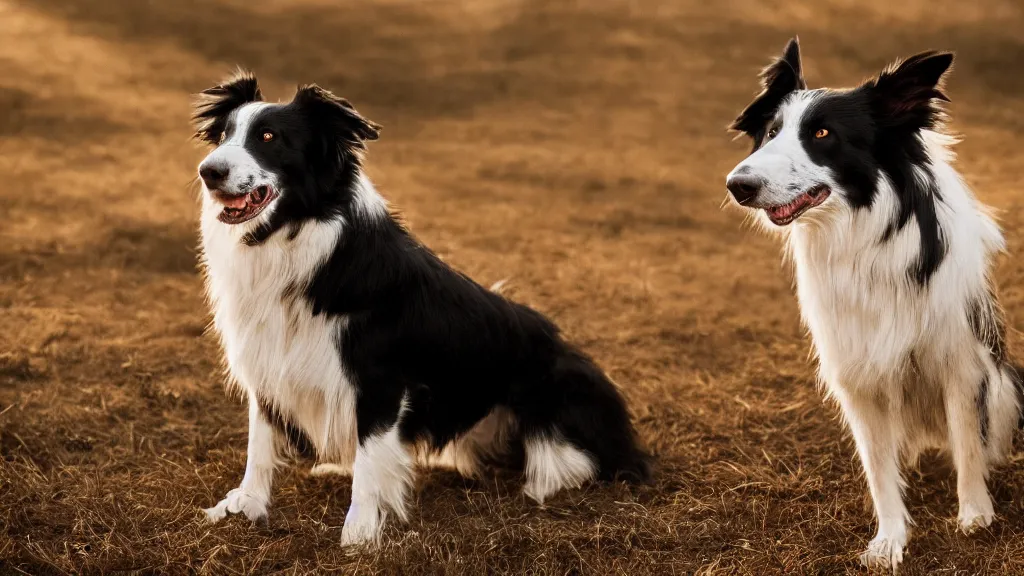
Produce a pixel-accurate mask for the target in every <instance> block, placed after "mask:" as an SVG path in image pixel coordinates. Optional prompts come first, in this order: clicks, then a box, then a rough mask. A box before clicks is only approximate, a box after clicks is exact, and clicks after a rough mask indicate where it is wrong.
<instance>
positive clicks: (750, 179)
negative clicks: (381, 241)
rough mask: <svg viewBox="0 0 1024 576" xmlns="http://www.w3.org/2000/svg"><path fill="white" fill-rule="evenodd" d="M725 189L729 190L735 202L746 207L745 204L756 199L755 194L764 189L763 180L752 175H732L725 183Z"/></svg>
mask: <svg viewBox="0 0 1024 576" xmlns="http://www.w3.org/2000/svg"><path fill="white" fill-rule="evenodd" d="M725 187H726V188H728V189H729V192H730V193H731V194H732V197H733V198H735V199H736V201H737V202H739V203H740V204H742V205H746V204H747V202H750V201H751V200H753V199H754V198H755V197H757V193H758V192H760V191H761V188H763V187H764V180H762V179H761V178H760V177H759V176H754V175H753V174H742V173H741V174H734V175H733V176H732V177H731V178H729V181H728V182H726V183H725Z"/></svg>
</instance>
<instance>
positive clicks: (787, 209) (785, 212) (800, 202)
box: [772, 196, 810, 218]
mask: <svg viewBox="0 0 1024 576" xmlns="http://www.w3.org/2000/svg"><path fill="white" fill-rule="evenodd" d="M809 201H810V199H809V198H807V197H806V196H801V197H800V198H797V199H796V200H795V201H793V202H791V203H789V204H787V205H785V206H779V207H778V208H773V209H772V214H773V215H775V217H776V218H789V217H790V216H792V215H793V214H795V213H796V212H797V211H798V210H800V209H801V208H803V207H804V205H806V204H807V203H808V202H809Z"/></svg>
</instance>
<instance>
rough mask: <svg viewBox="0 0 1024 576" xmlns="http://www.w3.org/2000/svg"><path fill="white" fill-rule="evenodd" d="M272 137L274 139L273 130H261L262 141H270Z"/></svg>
mask: <svg viewBox="0 0 1024 576" xmlns="http://www.w3.org/2000/svg"><path fill="white" fill-rule="evenodd" d="M273 139H274V133H273V132H271V131H270V130H266V131H265V132H263V141H264V142H270V141H271V140H273Z"/></svg>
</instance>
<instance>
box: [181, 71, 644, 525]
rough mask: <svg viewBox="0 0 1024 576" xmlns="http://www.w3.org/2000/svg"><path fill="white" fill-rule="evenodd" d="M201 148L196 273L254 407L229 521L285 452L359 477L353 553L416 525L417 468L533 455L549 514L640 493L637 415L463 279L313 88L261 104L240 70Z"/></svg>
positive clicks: (536, 317)
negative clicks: (597, 491)
mask: <svg viewBox="0 0 1024 576" xmlns="http://www.w3.org/2000/svg"><path fill="white" fill-rule="evenodd" d="M195 122H196V137H197V138H199V139H200V140H202V141H205V142H208V143H210V144H213V145H215V146H216V147H215V149H214V150H213V151H212V152H210V154H209V155H208V156H207V157H206V159H205V160H203V162H202V163H201V164H200V166H199V175H200V177H201V179H202V181H203V183H204V187H203V193H202V222H201V228H202V261H203V263H204V264H205V269H206V288H207V292H208V296H209V299H210V303H211V305H212V308H213V314H214V322H213V326H214V328H215V329H216V331H217V333H218V334H219V335H220V338H221V343H222V344H223V347H224V352H225V355H226V359H227V367H228V372H229V374H230V377H231V380H233V381H234V382H235V383H236V384H237V385H238V386H239V387H240V388H241V390H242V391H243V392H244V393H245V395H246V396H247V397H248V401H249V446H248V455H247V458H248V460H247V462H246V467H245V476H244V478H243V479H242V482H241V485H239V487H238V488H236V489H234V490H232V491H230V492H229V493H228V494H227V496H226V497H225V498H224V499H223V500H222V501H221V502H220V503H219V504H217V505H216V506H214V507H213V508H210V509H209V510H207V514H208V516H209V518H210V519H211V520H213V521H217V520H219V519H221V518H223V517H224V516H225V515H226V514H228V513H236V512H241V513H243V514H245V515H246V516H247V517H249V518H250V519H256V518H259V517H262V516H265V515H266V513H267V505H268V503H269V502H270V494H271V482H272V479H273V474H274V468H275V467H276V466H278V464H279V462H280V459H279V449H280V448H282V446H281V444H282V442H281V441H282V440H291V444H293V445H295V446H296V447H298V448H300V449H302V450H304V451H307V452H312V453H314V454H315V455H316V456H318V457H319V458H320V459H321V460H322V461H325V462H327V463H329V464H331V465H333V466H334V467H336V466H340V467H341V468H342V469H345V470H351V472H352V503H351V507H350V508H349V510H348V514H347V515H346V517H345V525H344V528H343V530H342V543H344V544H357V543H374V542H377V541H378V540H379V538H380V535H381V530H382V528H383V525H384V521H385V518H386V516H387V515H388V514H389V513H391V514H394V515H395V516H397V517H398V518H400V519H401V520H403V521H404V520H406V519H407V512H406V497H407V493H408V491H409V487H410V484H411V483H412V481H413V468H414V463H415V461H416V460H417V458H418V457H420V456H424V455H425V456H426V457H427V458H426V459H428V460H430V461H434V462H436V461H443V462H445V463H447V464H449V465H451V466H454V467H455V468H456V469H457V470H458V471H459V472H460V473H462V474H464V475H473V474H475V473H476V472H478V470H479V467H480V466H481V464H484V463H485V462H487V461H490V460H492V459H494V458H500V457H502V456H509V455H513V454H519V455H521V456H522V457H525V475H526V486H525V493H526V494H527V495H528V496H530V497H531V498H533V499H534V500H536V501H537V502H543V501H544V499H545V498H548V497H549V496H551V495H552V494H554V493H555V492H557V491H559V490H560V489H562V488H566V487H576V486H580V485H581V484H582V483H584V482H586V481H589V480H593V479H602V480H612V479H615V478H619V477H621V478H623V479H627V480H635V481H642V480H646V479H647V477H648V474H649V468H648V458H647V456H646V455H645V454H644V452H643V451H642V450H641V449H640V448H639V447H638V445H637V439H636V434H635V432H634V429H633V427H632V425H631V423H630V420H629V416H628V413H627V409H626V406H625V404H624V402H623V399H622V397H621V396H620V395H619V392H618V391H617V390H616V388H615V386H614V385H613V384H612V382H611V381H609V379H608V378H607V376H605V374H604V373H603V372H602V371H601V370H600V369H599V368H598V367H597V366H596V365H595V364H594V362H593V361H592V360H591V359H590V358H588V357H587V356H586V355H585V354H583V353H582V352H581V351H580V350H578V349H577V348H575V347H573V346H572V345H571V344H569V343H567V342H566V341H565V340H563V339H562V338H561V337H560V336H559V331H558V328H557V327H556V326H555V325H554V324H552V323H551V322H550V321H549V320H547V319H546V318H544V317H543V316H542V315H540V314H539V313H537V312H535V311H533V310H531V309H530V308H527V307H526V306H522V305H519V304H516V303H514V302H511V301H509V300H507V299H505V298H503V297H501V296H499V295H498V294H495V293H493V292H491V291H488V290H486V289H484V288H482V287H481V286H480V285H478V284H476V283H475V282H473V281H472V280H470V279H469V278H467V277H466V276H464V275H462V274H460V273H458V272H456V271H454V270H452V269H451V268H450V267H448V266H447V265H446V264H445V263H443V262H442V261H441V260H440V259H439V258H438V257H437V256H435V255H434V254H433V253H432V252H431V251H430V250H429V249H427V248H426V247H425V246H423V245H422V244H420V243H419V242H417V241H416V239H414V238H413V237H412V236H411V235H410V234H409V232H408V231H406V229H405V228H404V227H403V226H402V224H401V223H400V222H399V221H398V220H396V218H395V217H394V216H393V215H392V214H391V213H390V212H389V210H388V206H387V204H386V203H385V201H384V200H383V199H382V198H381V196H380V195H378V193H377V191H376V190H375V189H374V187H373V185H372V184H371V183H370V181H369V180H368V179H367V177H366V175H365V174H364V173H363V171H362V168H361V166H362V156H363V152H364V142H365V141H367V140H375V139H376V138H377V133H378V126H376V125H375V124H374V123H372V122H370V121H368V120H366V119H364V118H363V117H361V116H360V115H359V114H358V113H357V112H356V111H355V109H353V108H352V106H351V105H350V104H349V103H348V102H347V101H345V100H343V99H341V98H338V97H336V96H334V95H333V94H331V93H330V92H328V91H326V90H323V89H321V88H319V87H317V86H315V85H310V86H304V87H301V88H299V90H298V91H297V93H296V94H295V97H294V99H293V100H292V101H291V102H290V103H287V104H270V103H266V102H263V100H262V97H261V94H260V89H259V87H258V84H257V81H256V78H255V77H254V76H253V75H251V74H249V73H239V74H238V75H236V77H234V78H232V79H230V80H229V81H227V82H226V83H224V84H222V85H219V86H216V87H214V88H210V89H208V90H206V91H204V92H203V93H202V95H201V97H200V101H199V104H198V106H197V109H196V112H195Z"/></svg>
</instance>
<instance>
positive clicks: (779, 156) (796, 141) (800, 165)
mask: <svg viewBox="0 0 1024 576" xmlns="http://www.w3.org/2000/svg"><path fill="white" fill-rule="evenodd" d="M819 95H820V93H819V92H817V91H803V92H797V93H794V94H793V95H791V96H790V97H789V98H788V99H787V100H786V101H785V102H784V103H783V104H782V106H781V107H780V109H779V112H778V114H777V115H776V120H775V121H774V122H772V124H771V126H770V127H772V126H778V132H777V134H775V136H774V137H773V138H771V139H768V136H767V135H766V136H765V141H764V142H763V143H762V145H761V147H760V148H758V149H757V150H756V151H754V153H753V154H751V155H750V156H748V157H747V158H746V159H744V160H743V161H742V162H740V163H739V164H738V165H737V166H736V167H735V168H733V170H732V172H730V173H729V176H728V177H727V179H726V181H727V182H729V181H732V180H733V179H734V178H736V177H741V176H742V177H749V178H754V179H756V180H757V181H758V182H759V183H760V190H759V192H758V193H757V195H756V197H754V198H752V199H751V200H750V202H746V203H744V205H746V206H749V207H752V208H768V207H772V206H782V205H786V204H789V203H790V202H793V201H794V200H796V199H797V198H798V197H800V196H801V195H802V194H804V193H806V192H807V191H808V190H810V189H812V188H814V187H815V186H820V185H826V186H829V187H830V188H832V187H834V186H833V185H834V181H833V177H832V172H831V170H829V169H828V168H826V167H824V166H820V165H818V164H815V163H814V162H813V161H812V160H811V158H810V156H809V155H808V154H807V150H806V149H805V148H804V144H803V142H802V141H801V139H800V133H801V129H802V124H803V121H804V116H805V115H806V113H807V110H808V108H809V107H810V105H811V104H812V103H813V102H814V101H815V100H816V99H817V97H818V96H819Z"/></svg>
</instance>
